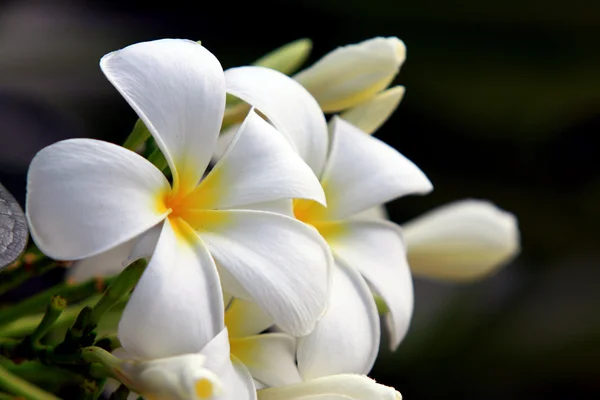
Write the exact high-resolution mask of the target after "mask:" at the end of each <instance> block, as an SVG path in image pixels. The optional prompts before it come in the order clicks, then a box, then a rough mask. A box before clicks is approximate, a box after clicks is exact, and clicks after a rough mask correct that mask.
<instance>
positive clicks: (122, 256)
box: [67, 224, 162, 282]
mask: <svg viewBox="0 0 600 400" xmlns="http://www.w3.org/2000/svg"><path fill="white" fill-rule="evenodd" d="M161 231H162V224H157V225H155V226H153V227H152V228H150V229H149V230H148V231H146V232H144V233H142V234H140V235H138V236H136V237H135V238H133V239H131V240H128V241H127V242H125V243H123V244H120V245H118V246H117V247H113V248H112V249H110V250H108V251H105V252H104V253H100V254H97V255H95V256H93V257H88V258H84V259H83V260H79V261H75V262H74V263H73V265H72V266H71V267H70V268H69V269H68V271H67V279H68V280H69V281H72V282H83V281H85V280H86V279H90V278H94V277H106V276H111V275H116V274H118V273H120V272H121V271H123V270H124V269H125V267H126V266H128V265H129V264H131V263H132V262H134V261H136V260H139V259H140V258H147V259H149V258H150V257H151V256H152V253H154V249H155V247H156V243H157V242H158V237H159V236H160V232H161Z"/></svg>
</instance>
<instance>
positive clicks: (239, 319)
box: [225, 298, 273, 338]
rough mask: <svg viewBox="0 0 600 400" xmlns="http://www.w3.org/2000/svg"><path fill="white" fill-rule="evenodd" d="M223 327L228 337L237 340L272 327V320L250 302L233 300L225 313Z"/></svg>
mask: <svg viewBox="0 0 600 400" xmlns="http://www.w3.org/2000/svg"><path fill="white" fill-rule="evenodd" d="M225 325H226V326H227V330H228V331H229V337H231V338H238V337H244V336H250V335H256V334H258V333H260V332H262V331H264V330H266V329H267V328H269V327H270V326H271V325H273V319H272V318H271V317H269V316H268V315H266V314H265V313H264V312H263V311H262V310H261V309H260V307H259V306H257V305H256V304H254V303H252V302H251V301H246V300H242V299H239V298H235V299H233V300H232V301H231V302H230V303H229V306H228V307H227V311H225Z"/></svg>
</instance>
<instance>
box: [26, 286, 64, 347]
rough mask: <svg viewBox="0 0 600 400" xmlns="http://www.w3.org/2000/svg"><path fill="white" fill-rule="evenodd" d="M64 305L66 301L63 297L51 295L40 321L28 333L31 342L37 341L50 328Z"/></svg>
mask: <svg viewBox="0 0 600 400" xmlns="http://www.w3.org/2000/svg"><path fill="white" fill-rule="evenodd" d="M66 307H67V301H66V300H65V299H64V297H61V296H53V297H52V299H51V300H50V304H49V305H48V309H47V310H46V313H45V314H44V317H43V318H42V321H41V322H40V324H39V325H38V326H37V328H35V330H34V331H33V332H32V333H31V335H29V339H30V340H31V342H32V343H37V342H38V341H39V340H40V339H41V338H42V337H43V336H44V335H45V334H46V333H47V332H48V331H49V330H50V328H52V326H53V325H54V323H55V322H56V321H57V320H58V318H59V317H60V315H61V314H62V313H63V311H64V310H65V308H66Z"/></svg>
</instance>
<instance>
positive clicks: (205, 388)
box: [194, 378, 214, 399]
mask: <svg viewBox="0 0 600 400" xmlns="http://www.w3.org/2000/svg"><path fill="white" fill-rule="evenodd" d="M194 389H195V391H196V396H197V397H199V398H200V399H210V398H211V397H212V396H213V392H214V387H213V384H212V382H211V381H210V380H208V379H206V378H200V379H198V380H197V381H196V384H195V385H194Z"/></svg>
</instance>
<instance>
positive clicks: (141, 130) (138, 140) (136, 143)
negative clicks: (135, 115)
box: [123, 119, 150, 151]
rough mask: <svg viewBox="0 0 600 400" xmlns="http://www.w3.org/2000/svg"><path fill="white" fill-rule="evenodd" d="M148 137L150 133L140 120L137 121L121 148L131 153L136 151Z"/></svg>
mask: <svg viewBox="0 0 600 400" xmlns="http://www.w3.org/2000/svg"><path fill="white" fill-rule="evenodd" d="M149 137H150V131H149V130H148V128H146V125H144V123H143V122H142V120H141V119H138V120H137V121H136V122H135V125H134V126H133V130H132V131H131V133H130V134H129V136H128V137H127V139H125V143H124V144H123V147H125V148H126V149H129V150H131V151H136V150H137V149H138V147H140V146H141V145H142V144H143V143H144V142H145V141H146V140H148V138H149Z"/></svg>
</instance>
